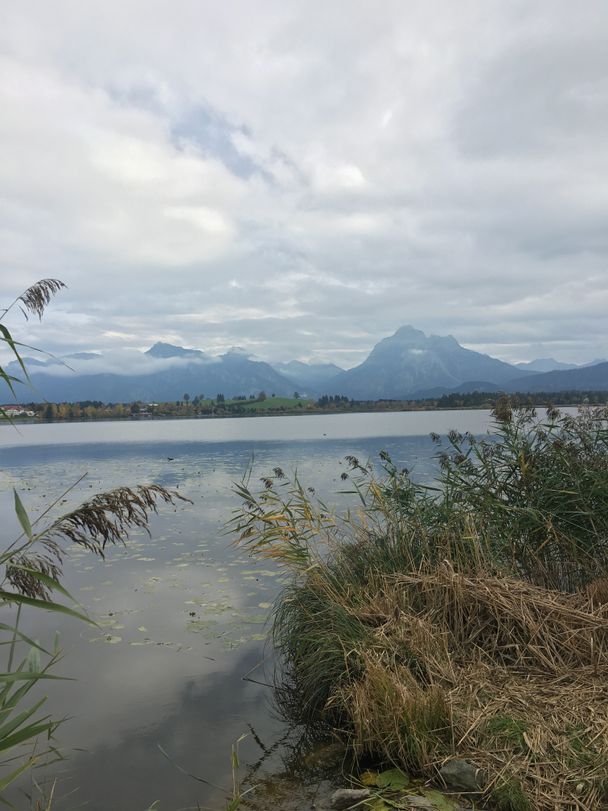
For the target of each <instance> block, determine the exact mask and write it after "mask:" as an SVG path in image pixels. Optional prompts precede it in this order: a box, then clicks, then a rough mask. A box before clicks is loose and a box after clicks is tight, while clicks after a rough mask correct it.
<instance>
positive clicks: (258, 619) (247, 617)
mask: <svg viewBox="0 0 608 811" xmlns="http://www.w3.org/2000/svg"><path fill="white" fill-rule="evenodd" d="M267 619H268V617H267V616H266V614H241V621H242V622H248V623H251V624H252V625H263V624H264V623H265V622H266V620H267Z"/></svg>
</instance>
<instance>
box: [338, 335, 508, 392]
mask: <svg viewBox="0 0 608 811" xmlns="http://www.w3.org/2000/svg"><path fill="white" fill-rule="evenodd" d="M517 376H521V370H520V369H517V368H516V367H514V366H512V365H511V364H509V363H505V362H504V361H501V360H497V359H496V358H492V357H490V356H489V355H483V354H482V353H480V352H474V351H473V350H471V349H465V348H464V347H462V346H460V344H459V343H458V341H457V340H456V339H455V338H454V337H453V336H452V335H448V336H444V337H442V336H439V335H429V336H427V335H425V334H424V332H422V330H419V329H415V328H414V327H412V326H404V327H401V328H400V329H398V330H397V331H396V332H395V334H394V335H391V336H390V337H388V338H384V339H383V340H382V341H380V342H379V343H378V344H376V346H375V347H374V348H373V349H372V351H371V353H370V355H369V357H368V358H367V359H366V360H365V361H363V363H361V364H360V365H359V366H355V367H354V368H353V369H348V370H347V371H346V372H342V373H341V374H339V375H338V376H337V377H336V378H334V379H333V380H332V381H330V384H331V385H330V386H329V388H331V389H332V391H335V392H336V393H339V394H345V395H346V396H348V397H352V398H354V399H360V400H364V399H365V400H369V399H374V400H377V399H395V400H399V399H406V398H408V397H411V396H412V395H414V394H415V393H416V392H418V391H421V390H424V389H429V388H433V387H438V386H441V387H445V388H453V387H455V386H458V385H460V384H461V383H464V382H466V381H467V380H484V381H488V382H489V383H493V384H505V383H507V382H508V381H509V380H512V379H513V378H515V377H517ZM326 393H330V392H329V391H327V392H326Z"/></svg>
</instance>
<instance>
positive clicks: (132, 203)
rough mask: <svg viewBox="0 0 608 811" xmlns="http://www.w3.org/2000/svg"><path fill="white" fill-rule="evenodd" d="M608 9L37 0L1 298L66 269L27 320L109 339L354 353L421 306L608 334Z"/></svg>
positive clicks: (519, 344) (13, 10) (470, 325)
mask: <svg viewBox="0 0 608 811" xmlns="http://www.w3.org/2000/svg"><path fill="white" fill-rule="evenodd" d="M607 24H608V8H607V7H606V6H605V4H603V3H602V2H601V0H590V2H588V3H586V4H584V5H583V6H581V7H578V8H574V7H572V5H571V4H569V3H566V2H564V0H557V2H549V0H546V1H544V0H543V2H540V3H536V4H534V5H533V6H532V5H530V4H528V3H524V2H519V0H517V1H516V2H514V3H510V4H508V5H505V4H502V3H495V2H482V1H481V0H466V2H464V3H461V4H460V5H459V7H458V8H456V7H454V8H452V7H451V6H449V5H447V4H444V6H443V7H442V11H441V14H438V13H436V9H433V8H432V7H431V6H430V5H429V4H427V3H424V2H422V1H421V0H420V1H415V2H412V3H408V4H407V5H404V4H403V3H401V2H398V0H387V2H385V3H384V4H383V8H382V13H381V14H379V13H378V11H377V9H376V8H375V7H373V6H372V5H370V4H367V3H351V2H346V0H344V1H342V0H340V2H336V3H331V4H327V3H321V2H320V0H313V2H307V3H304V2H303V0H297V2H293V3H289V4H284V3H279V2H278V0H261V2H259V3H258V4H256V14H255V15H252V14H251V9H250V5H249V4H248V3H246V2H245V1H244V0H231V2H230V3H227V4H200V3H198V2H196V1H195V0H180V2H178V4H177V7H176V8H173V7H172V8H169V7H168V6H166V5H165V4H163V3H157V2H147V0H146V2H144V0H128V2H125V3H122V4H121V5H120V8H118V7H116V6H115V4H107V3H103V2H100V0H92V2H90V3H88V4H87V7H86V9H85V8H81V7H80V6H78V5H75V4H74V3H71V2H69V1H68V0H58V1H57V2H56V3H54V4H53V5H52V7H51V6H46V5H44V4H43V5H41V4H39V3H37V2H34V0H23V2H21V3H19V4H14V5H13V6H11V7H10V8H9V9H7V12H6V14H5V23H4V25H3V27H2V30H1V31H0V60H1V62H0V104H1V105H2V110H3V116H2V124H1V127H0V148H1V149H2V154H3V156H5V159H4V160H3V161H2V164H1V166H0V216H1V219H0V222H1V223H2V225H1V226H0V257H2V258H1V259H0V263H1V268H2V272H1V273H0V294H1V295H2V298H3V299H6V300H9V299H10V300H12V298H13V297H14V295H16V294H17V293H18V292H19V291H20V290H21V289H22V288H24V287H26V286H27V285H28V284H30V283H32V282H33V281H35V280H36V279H37V278H41V277H43V276H58V277H59V278H62V279H64V280H65V281H66V282H67V283H68V284H69V290H68V291H67V292H64V293H62V295H61V298H60V299H59V300H58V301H57V302H56V303H55V304H53V305H52V307H51V308H50V309H49V312H48V316H47V317H45V319H44V321H43V323H42V325H38V324H35V323H33V322H29V323H28V324H27V325H25V326H24V325H17V323H16V322H12V323H13V325H14V328H15V329H19V330H20V334H23V335H24V339H25V340H27V341H28V342H30V343H33V344H34V345H41V346H45V347H48V348H49V349H50V350H51V351H54V352H66V351H70V350H78V349H81V350H82V349H86V350H91V349H92V350H101V351H103V353H104V355H105V354H106V353H107V352H108V351H112V350H113V348H115V347H116V346H123V347H125V346H126V347H127V348H131V349H137V348H142V347H145V346H148V345H150V344H151V343H153V342H154V341H155V340H157V339H159V338H162V337H163V336H172V337H171V338H170V340H171V342H174V343H180V344H185V345H189V346H199V347H201V348H203V349H205V350H210V351H211V352H212V353H216V352H221V351H225V349H226V348H228V347H230V346H232V345H235V344H238V345H241V346H244V347H245V348H246V349H247V350H248V351H253V352H255V353H256V354H258V355H259V356H261V357H262V358H264V359H290V358H292V357H298V358H303V359H306V358H310V357H315V358H319V359H325V360H334V361H336V362H338V363H343V364H347V365H352V364H354V363H356V362H358V361H360V360H362V359H363V357H364V356H365V354H366V353H367V352H368V351H369V349H370V348H371V346H372V345H373V344H374V343H375V342H376V341H377V340H379V339H380V338H382V337H384V336H385V335H387V334H390V333H391V332H393V331H394V329H396V328H397V327H398V326H400V325H401V324H404V323H414V324H415V325H416V326H418V327H420V328H422V329H424V330H425V331H427V332H434V333H439V334H447V333H453V334H454V335H455V336H456V337H457V338H458V339H459V340H460V341H461V342H463V343H464V344H466V345H469V346H472V347H476V348H477V347H480V346H483V347H484V348H485V350H486V351H489V352H492V353H494V354H498V355H500V356H501V357H504V358H505V359H508V360H525V359H529V358H531V357H533V356H534V354H536V352H537V349H538V347H543V353H544V354H554V355H556V357H559V358H560V359H563V360H573V361H584V360H587V359H590V358H592V357H597V356H604V355H606V354H608V343H607V339H606V337H605V329H604V327H603V322H604V315H603V311H602V307H603V305H604V302H605V300H606V294H607V291H608V276H607V274H606V261H607V258H608V236H607V232H606V228H605V223H606V220H607V215H608V192H607V191H606V184H605V183H604V182H603V178H604V177H605V176H606V174H607V173H608V147H607V146H606V139H605V132H606V129H607V128H608V78H607V77H608V53H607V51H606V48H605V43H604V36H603V32H604V31H605V30H606V25H607ZM129 336H132V337H129ZM165 339H167V338H165Z"/></svg>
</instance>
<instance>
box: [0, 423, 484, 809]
mask: <svg viewBox="0 0 608 811" xmlns="http://www.w3.org/2000/svg"><path fill="white" fill-rule="evenodd" d="M489 425H490V415H489V412H485V411H449V412H446V411H441V412H428V411H427V412H409V413H396V412H394V413H388V414H377V413H376V414H336V415H327V416H326V415H310V416H301V417H261V418H247V419H217V420H179V421H177V420H172V421H148V422H113V423H72V424H50V425H23V426H19V430H18V432H17V431H16V430H15V428H12V427H10V426H7V425H2V426H0V471H1V472H0V515H1V518H2V530H1V531H2V536H3V537H2V542H3V543H4V544H7V543H8V542H9V541H10V540H11V539H12V538H13V537H15V535H16V534H18V527H17V523H16V520H15V517H14V515H13V508H12V487H16V488H17V489H18V490H19V492H20V493H21V495H22V498H23V500H24V502H25V504H26V506H27V509H28V511H29V512H30V514H31V516H32V517H35V516H36V515H37V514H40V512H41V511H43V510H44V509H46V507H47V505H48V503H49V502H51V501H52V500H54V499H56V498H58V497H60V496H61V495H62V493H64V491H65V490H67V489H68V488H69V487H71V485H72V484H73V483H74V482H75V481H77V480H78V479H79V478H80V477H81V476H83V475H84V474H86V476H85V478H84V479H83V480H82V481H81V482H80V484H78V485H77V487H76V488H74V489H73V490H72V491H70V492H69V493H68V494H67V495H65V496H64V497H63V499H62V503H61V504H60V505H59V507H60V508H61V511H62V512H63V511H65V510H67V509H69V508H70V507H71V506H74V505H76V504H78V503H80V502H82V501H83V500H85V499H86V498H89V497H91V496H92V495H93V494H95V493H98V492H102V491H104V490H108V489H110V488H113V487H118V486H121V485H132V484H136V483H158V484H162V485H164V486H166V487H173V488H179V492H180V493H182V494H183V495H184V496H187V497H188V498H190V499H192V501H193V504H192V505H188V504H184V505H180V506H178V507H177V509H175V510H174V509H173V508H170V509H162V510H161V514H160V515H159V516H158V517H155V518H154V519H153V520H152V522H151V537H150V538H149V537H148V536H147V535H146V534H144V533H132V535H131V536H130V538H129V540H128V542H127V544H126V546H125V547H124V548H122V547H119V548H113V549H110V550H109V552H108V555H107V559H106V560H105V561H99V560H96V559H93V558H92V557H91V556H90V555H88V554H85V553H84V552H83V551H81V550H80V549H71V550H70V554H69V558H68V560H66V565H65V580H64V583H65V585H66V587H67V588H68V589H69V590H70V591H71V593H72V594H73V595H74V596H75V597H76V598H77V599H78V600H79V602H80V603H81V604H82V605H83V606H85V607H86V608H87V610H88V611H89V613H90V615H91V616H92V617H93V618H94V619H95V620H96V621H97V622H98V623H99V624H100V626H101V628H96V627H93V626H86V625H84V624H83V623H79V622H77V621H76V620H70V619H67V618H63V617H58V616H57V615H51V614H48V615H41V613H40V612H34V613H33V614H32V615H30V616H29V617H28V616H26V617H25V623H26V626H27V632H29V633H30V634H31V635H35V636H36V637H37V638H39V639H40V640H41V641H43V642H45V641H46V642H50V640H52V637H53V634H54V632H55V631H56V630H59V631H60V633H61V644H62V648H63V650H64V653H65V655H64V659H63V661H62V662H61V664H60V665H59V667H58V669H57V671H56V672H57V673H59V672H60V673H62V674H64V675H67V676H70V677H72V678H75V679H76V681H71V682H58V683H56V684H53V685H52V689H49V690H48V691H47V692H48V694H49V696H50V698H49V708H50V710H51V711H52V712H53V714H54V715H55V716H70V720H69V721H68V722H67V723H66V724H64V725H63V726H62V727H61V728H60V730H59V732H58V734H57V743H58V744H59V745H60V746H61V748H62V751H63V752H64V753H65V755H66V760H65V761H63V762H61V763H55V764H53V765H52V766H51V767H49V768H48V769H46V770H45V769H42V770H39V772H38V774H37V779H38V780H39V781H40V780H45V779H48V778H49V775H50V776H52V777H53V778H58V785H57V788H56V798H57V799H56V803H55V806H54V807H57V808H58V809H59V810H60V811H66V810H69V809H76V808H86V809H89V811H108V809H120V810H122V809H124V811H139V809H141V811H144V809H146V808H148V806H149V805H150V804H151V803H153V802H154V801H158V803H159V805H158V808H159V811H176V809H185V808H196V807H197V803H200V804H201V805H202V806H212V807H216V808H219V807H222V805H223V797H224V796H225V795H224V794H223V793H222V792H221V791H220V790H218V789H217V788H213V787H210V786H208V785H207V784H206V783H202V782H199V781H197V780H195V779H193V777H188V776H186V775H185V774H184V771H186V772H188V773H190V774H191V775H194V776H197V777H200V778H203V779H205V780H208V781H211V782H212V783H215V784H217V785H219V786H220V787H223V786H226V787H229V786H230V751H231V745H232V744H233V743H234V742H235V741H236V740H237V739H238V738H239V737H240V736H241V735H242V734H243V733H248V737H247V738H246V739H245V740H244V741H243V743H242V744H241V748H240V754H241V759H242V771H243V773H245V774H246V773H247V770H248V768H250V767H253V766H254V765H256V764H259V762H260V761H261V766H259V769H260V772H263V771H264V770H268V771H272V770H274V769H278V768H280V767H281V762H282V758H283V757H284V756H286V753H287V752H288V746H287V745H286V744H283V743H281V744H280V745H278V746H275V744H277V743H279V742H281V741H283V739H284V738H285V736H286V733H287V732H288V730H287V728H286V725H285V724H284V722H283V721H282V720H281V719H280V718H278V717H277V715H276V713H275V712H274V709H273V703H272V691H271V690H270V689H269V688H268V687H267V686H264V685H263V684H260V683H259V682H267V681H269V680H271V678H272V653H271V651H270V650H269V648H268V645H265V638H266V633H267V631H268V628H267V620H268V616H269V611H270V607H271V604H272V602H273V600H274V599H275V597H276V595H277V594H278V593H279V591H280V589H281V588H282V586H283V585H284V583H285V580H284V578H283V576H282V573H281V572H280V571H279V570H277V569H276V568H274V567H273V566H272V565H269V564H263V565H262V564H259V563H255V562H252V561H251V560H250V559H248V558H247V557H246V556H245V555H243V554H242V553H241V552H239V550H237V549H235V548H234V547H233V546H231V545H230V538H228V537H227V536H226V535H225V532H224V530H223V526H224V523H225V521H226V520H227V518H229V517H230V514H231V512H232V511H233V510H234V509H235V508H236V507H237V506H238V502H237V500H236V498H235V497H234V495H233V494H232V492H231V485H232V483H233V482H234V481H237V480H239V479H240V478H241V477H242V475H243V474H244V472H245V471H246V469H247V467H248V465H250V464H251V462H252V459H253V461H254V477H255V478H258V477H259V476H262V475H265V474H267V473H269V472H270V471H271V470H272V468H273V467H276V466H280V467H282V468H284V469H285V470H286V471H293V470H297V471H298V475H299V477H300V479H301V480H302V482H303V483H305V484H307V485H308V484H311V485H314V487H315V488H316V490H317V493H318V494H320V495H321V496H323V497H325V498H326V499H328V500H329V501H330V502H332V501H333V502H334V503H340V502H343V501H344V500H345V499H346V498H347V497H346V496H340V495H337V493H338V491H340V490H341V489H344V485H343V483H342V482H341V481H340V474H341V473H342V471H343V470H345V468H346V466H345V465H344V464H343V459H344V456H345V455H346V454H354V455H355V456H357V457H358V458H359V459H360V460H362V461H363V460H368V459H370V460H371V461H374V462H375V461H376V460H377V456H378V452H379V451H380V450H387V451H388V452H389V453H390V454H391V456H392V457H393V459H394V461H395V462H396V463H397V464H398V465H399V466H406V467H408V468H409V469H411V470H413V472H414V475H416V476H418V477H420V478H422V479H429V478H431V477H432V476H433V471H434V469H435V461H434V458H433V454H434V453H435V447H434V446H433V445H432V443H431V442H430V440H429V438H428V435H429V433H430V432H431V431H435V432H436V433H439V434H442V433H446V432H447V431H448V430H449V429H451V428H456V429H458V430H460V431H471V432H472V433H476V434H479V433H483V432H484V431H485V430H487V428H488V427H489ZM2 620H3V621H7V620H10V617H3V618H2ZM252 730H253V732H255V734H253V732H252ZM163 752H164V753H166V754H163ZM17 807H25V805H20V804H19V801H17Z"/></svg>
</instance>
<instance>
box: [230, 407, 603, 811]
mask: <svg viewBox="0 0 608 811" xmlns="http://www.w3.org/2000/svg"><path fill="white" fill-rule="evenodd" d="M437 439H438V438H437ZM445 442H446V441H444V443H443V446H441V443H438V444H440V448H439V453H440V457H439V459H440V473H439V477H438V481H437V483H436V484H434V485H433V486H432V487H429V486H422V485H420V484H418V483H416V482H414V481H413V480H412V479H411V477H410V476H409V474H408V473H407V471H403V470H398V469H397V468H396V466H395V465H394V464H393V463H392V461H391V460H390V458H389V457H388V456H386V454H384V455H383V458H382V462H383V473H382V475H380V476H376V475H374V474H373V473H372V471H371V470H370V469H369V468H368V467H367V466H365V465H361V464H360V463H359V461H358V460H356V459H354V458H353V457H350V458H349V461H350V465H351V474H350V481H351V483H352V494H353V496H354V498H355V499H356V502H357V506H356V507H354V508H353V509H352V510H351V511H349V512H347V513H345V514H344V515H333V514H331V512H330V511H329V510H328V509H327V507H326V506H325V505H324V504H323V503H321V502H319V501H318V500H317V499H316V497H315V495H314V493H313V492H311V490H310V489H307V488H305V487H304V486H303V485H302V484H301V483H300V482H298V481H296V482H290V481H289V480H288V479H286V478H285V477H284V474H283V472H282V471H280V474H281V475H280V476H278V475H273V476H270V477H268V478H266V479H264V487H263V489H262V490H260V491H259V492H252V490H251V489H250V487H249V483H248V482H242V483H241V484H240V485H239V486H238V492H239V494H240V495H241V497H242V498H243V508H242V509H241V510H239V511H238V513H237V514H236V515H235V518H234V520H233V522H232V527H233V529H235V530H236V531H237V533H238V542H239V543H241V544H243V545H244V546H245V547H247V548H249V549H250V551H251V552H252V553H253V554H256V555H261V556H264V557H269V558H272V559H274V560H276V561H278V562H279V563H280V564H282V565H284V566H287V567H288V568H289V569H290V570H291V571H292V573H293V581H292V583H291V585H290V586H289V587H288V588H287V589H286V591H285V592H284V594H283V597H282V600H281V601H280V602H279V604H278V607H277V610H276V614H275V618H274V640H275V643H276V645H277V647H278V649H279V650H280V651H281V653H282V654H283V661H284V673H283V683H282V685H281V687H282V692H281V695H282V696H283V697H284V698H285V701H284V703H285V705H286V706H288V707H289V709H290V710H291V711H292V712H294V711H295V712H296V714H297V720H300V721H302V720H303V721H305V722H308V723H310V724H324V725H329V726H331V727H333V728H334V730H337V731H338V732H339V734H341V735H342V736H343V737H344V738H345V740H346V741H347V742H348V743H349V745H350V746H351V748H352V750H353V752H355V753H356V754H358V755H359V756H366V757H367V756H372V757H374V758H376V759H379V760H382V761H388V762H392V763H394V764H396V765H398V766H400V767H402V768H406V769H408V770H409V771H411V772H412V773H415V774H418V775H421V776H424V777H430V778H437V775H438V770H439V768H440V766H441V764H442V763H443V762H444V761H445V760H446V759H449V758H451V757H454V756H459V757H465V758H468V759H470V760H472V761H473V762H474V763H475V764H476V765H478V766H479V767H480V768H482V769H483V771H484V772H485V775H486V778H485V787H484V791H485V796H486V799H488V800H490V802H494V803H495V805H496V807H499V808H501V809H505V811H523V809H528V808H530V809H531V808H538V809H543V810H544V809H547V811H548V809H554V808H564V809H566V808H581V809H583V808H595V807H599V804H601V803H602V802H608V795H607V794H606V790H607V787H608V706H607V704H606V701H605V692H604V691H605V683H606V678H607V677H608V599H606V601H605V602H604V601H603V600H602V594H603V593H605V594H606V598H608V589H607V588H605V584H608V579H607V577H608V571H607V569H608V549H607V547H608V412H607V411H606V410H605V409H601V410H590V409H583V410H581V411H580V412H579V413H578V415H576V416H569V415H563V414H560V413H558V412H557V411H555V410H554V409H548V411H547V413H546V415H544V416H539V415H536V414H535V413H534V412H533V411H531V410H529V409H525V410H515V411H514V410H512V409H511V407H510V405H509V403H508V402H507V401H502V402H501V403H499V406H498V407H497V410H496V412H495V423H494V429H493V433H492V434H491V435H490V436H487V437H484V438H475V437H472V436H470V435H464V436H463V435H460V434H458V433H455V432H452V433H451V434H450V435H449V437H448V438H447V445H446V444H445ZM275 474H276V471H275ZM287 697H288V698H287ZM573 729H576V730H577V732H576V735H575V734H574V733H573V731H572V730H573Z"/></svg>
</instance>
